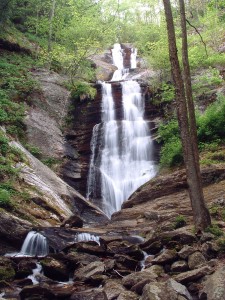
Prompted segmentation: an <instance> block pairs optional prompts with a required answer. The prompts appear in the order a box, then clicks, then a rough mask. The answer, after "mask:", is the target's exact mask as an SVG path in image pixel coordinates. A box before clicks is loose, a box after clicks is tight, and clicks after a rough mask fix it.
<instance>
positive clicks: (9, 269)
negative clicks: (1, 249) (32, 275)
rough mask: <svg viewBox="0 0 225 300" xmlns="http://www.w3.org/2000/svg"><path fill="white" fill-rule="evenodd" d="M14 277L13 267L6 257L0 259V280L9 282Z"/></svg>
mask: <svg viewBox="0 0 225 300" xmlns="http://www.w3.org/2000/svg"><path fill="white" fill-rule="evenodd" d="M14 277H15V265H14V264H13V263H12V261H11V260H10V259H9V258H7V257H0V280H11V279H13V278H14Z"/></svg>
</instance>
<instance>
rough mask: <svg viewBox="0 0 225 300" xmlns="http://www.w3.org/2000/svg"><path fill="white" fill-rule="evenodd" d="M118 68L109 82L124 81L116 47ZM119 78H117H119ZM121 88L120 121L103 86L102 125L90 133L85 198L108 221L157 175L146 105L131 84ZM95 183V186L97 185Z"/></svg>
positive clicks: (106, 86)
mask: <svg viewBox="0 0 225 300" xmlns="http://www.w3.org/2000/svg"><path fill="white" fill-rule="evenodd" d="M136 55H137V51H136V50H135V49H132V50H131V67H132V68H135V67H136ZM112 56H113V63H114V64H115V65H116V66H117V67H118V70H117V71H118V72H119V73H118V72H117V71H116V72H117V74H116V75H115V74H114V76H113V78H112V80H111V81H115V80H118V81H121V80H123V79H124V78H123V76H124V74H126V73H127V71H125V70H124V69H123V53H122V50H121V47H120V45H119V44H115V45H114V48H113V49H112ZM118 74H120V75H118ZM120 84H121V86H122V110H123V117H122V120H117V118H116V109H115V103H114V99H113V95H112V84H111V83H105V82H103V83H102V116H101V125H100V124H98V125H97V128H98V130H97V132H96V127H95V128H94V130H93V137H92V146H91V148H92V157H91V164H90V169H89V176H88V192H87V197H88V199H91V200H92V201H93V202H96V204H98V205H100V204H99V202H100V203H101V208H102V209H103V211H104V212H105V213H106V214H107V215H108V216H109V217H110V216H111V215H112V213H113V212H115V211H118V210H119V209H120V208H121V205H122V203H123V202H124V201H125V200H127V199H128V198H129V196H130V195H131V194H132V193H133V192H134V191H135V190H136V189H137V188H138V187H140V186H141V185H143V184H144V183H145V182H147V181H148V180H150V179H151V178H152V177H154V176H155V174H156V169H155V165H154V162H153V161H152V152H153V151H152V147H153V146H152V140H151V136H150V132H149V128H148V124H147V122H146V121H145V120H144V111H145V102H144V99H143V97H142V94H141V87H140V85H139V84H138V83H137V82H136V81H133V80H127V81H123V82H121V83H120ZM96 180H97V182H96Z"/></svg>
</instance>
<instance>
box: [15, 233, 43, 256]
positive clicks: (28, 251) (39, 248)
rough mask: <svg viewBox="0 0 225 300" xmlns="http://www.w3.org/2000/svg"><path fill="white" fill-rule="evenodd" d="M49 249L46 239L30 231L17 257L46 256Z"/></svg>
mask: <svg viewBox="0 0 225 300" xmlns="http://www.w3.org/2000/svg"><path fill="white" fill-rule="evenodd" d="M48 253H49V247H48V242H47V239H46V237H44V236H43V235H42V234H40V233H38V232H36V231H30V232H29V233H28V235H27V237H26V238H25V240H24V242H23V246H22V248H21V250H20V252H19V253H18V255H17V256H46V255H48Z"/></svg>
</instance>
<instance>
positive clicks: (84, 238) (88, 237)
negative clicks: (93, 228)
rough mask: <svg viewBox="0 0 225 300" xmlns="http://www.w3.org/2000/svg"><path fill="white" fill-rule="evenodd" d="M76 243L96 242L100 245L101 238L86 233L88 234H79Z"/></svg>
mask: <svg viewBox="0 0 225 300" xmlns="http://www.w3.org/2000/svg"><path fill="white" fill-rule="evenodd" d="M75 241H76V242H89V241H93V242H96V243H98V244H99V243H100V242H99V236H96V235H93V234H90V233H86V232H83V233H78V234H77V235H76V236H75Z"/></svg>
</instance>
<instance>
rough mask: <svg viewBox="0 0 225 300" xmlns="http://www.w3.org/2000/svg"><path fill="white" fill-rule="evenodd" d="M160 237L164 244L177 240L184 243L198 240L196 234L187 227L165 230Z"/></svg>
mask: <svg viewBox="0 0 225 300" xmlns="http://www.w3.org/2000/svg"><path fill="white" fill-rule="evenodd" d="M160 239H161V241H162V243H163V244H164V245H167V244H168V243H169V242H171V241H176V242H178V243H180V244H182V245H186V244H192V243H194V242H196V241H197V239H196V236H195V235H194V234H193V233H191V232H190V231H188V230H187V229H186V228H185V227H184V228H179V229H176V230H174V231H168V232H164V233H162V234H161V235H160Z"/></svg>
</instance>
